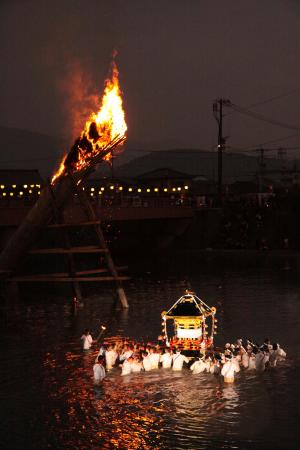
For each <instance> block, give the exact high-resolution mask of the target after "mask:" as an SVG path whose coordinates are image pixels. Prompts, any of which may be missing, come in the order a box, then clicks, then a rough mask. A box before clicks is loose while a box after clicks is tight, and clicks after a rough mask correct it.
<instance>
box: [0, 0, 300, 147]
mask: <svg viewBox="0 0 300 450" xmlns="http://www.w3.org/2000/svg"><path fill="white" fill-rule="evenodd" d="M0 11H1V36H0V48H1V87H0V89H1V110H0V125H1V126H5V127H16V128H21V129H27V130H31V131H36V132H39V133H45V134H48V135H53V136H62V137H65V138H67V139H70V141H71V139H73V137H75V136H76V134H77V133H78V132H79V131H80V129H81V128H82V124H83V121H84V117H85V115H86V114H88V113H89V112H91V110H92V108H93V106H94V105H95V95H100V94H101V92H102V87H103V82H104V79H105V77H106V75H107V73H108V69H109V64H110V61H111V55H112V53H113V51H114V49H116V50H117V51H118V57H117V63H118V66H119V70H120V81H121V86H122V90H123V93H124V102H125V110H126V117H127V122H128V127H129V131H128V138H129V140H130V142H132V145H137V146H138V145H140V146H141V147H143V148H153V149H155V148H171V147H173V148H174V147H181V148H182V147H186V148H203V149H212V148H213V145H214V144H215V143H216V136H217V126H216V121H215V120H214V118H213V115H212V103H213V100H214V99H215V98H217V97H219V96H222V97H225V98H229V99H230V100H231V101H232V102H234V103H236V104H238V105H242V106H249V105H251V104H254V103H259V102H262V101H264V100H269V99H270V98H272V97H274V96H275V97H276V96H281V95H284V96H283V97H281V98H279V99H277V100H276V101H268V102H267V103H265V104H262V105H259V106H257V107H256V108H254V110H255V111H257V112H259V113H261V114H264V115H266V116H269V117H272V118H274V119H276V120H280V121H283V122H286V123H289V124H291V125H294V126H299V127H300V117H299V102H300V90H298V91H297V89H299V88H300V52H299V42H300V5H299V2H298V1H296V0H295V1H288V0H286V1H284V0H282V1H280V0H248V1H246V0H245V1H236V0H226V1H224V0H219V1H214V0H210V1H202V0H161V1H158V0H156V1H155V0H151V1H146V0H126V1H125V0H124V1H120V0H119V1H118V0H115V1H114V0H110V1H102V0H89V1H83V0H82V1H79V0H72V1H71V0H51V1H49V0H47V1H45V0H44V1H43V0H31V1H30V0H29V1H27V0H19V1H16V0H9V1H8V0H7V1H2V2H1V6H0ZM294 90H295V92H294V93H293V94H289V93H290V92H291V91H294ZM285 94H287V95H285ZM296 133H297V131H292V130H288V129H284V128H281V127H277V126H273V125H269V124H266V123H264V122H260V121H255V120H253V119H250V118H247V117H246V116H242V115H240V114H238V113H235V114H231V115H229V116H228V117H227V118H226V119H225V135H226V136H229V138H228V145H230V146H232V147H233V148H241V147H247V146H252V145H253V146H256V145H259V144H261V143H264V142H268V141H271V140H277V139H280V138H282V137H285V136H289V135H293V134H296ZM298 133H299V136H298V137H295V138H293V139H288V140H284V141H278V144H277V143H274V144H272V146H274V145H276V146H278V145H286V146H297V145H298V143H299V144H300V128H299V131H298ZM299 147H300V145H299Z"/></svg>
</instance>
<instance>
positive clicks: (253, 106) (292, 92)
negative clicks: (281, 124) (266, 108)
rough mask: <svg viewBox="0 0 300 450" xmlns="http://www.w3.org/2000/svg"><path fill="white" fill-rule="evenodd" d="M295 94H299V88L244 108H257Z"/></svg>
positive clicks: (232, 112)
mask: <svg viewBox="0 0 300 450" xmlns="http://www.w3.org/2000/svg"><path fill="white" fill-rule="evenodd" d="M296 92H300V88H296V89H292V90H291V91H288V92H286V93H285V94H280V95H276V96H273V97H270V98H267V99H265V100H262V101H260V102H257V103H252V104H251V105H248V106H245V108H246V109H249V108H256V107H257V106H261V105H265V104H267V103H271V102H274V101H276V100H280V99H281V98H284V97H288V96H289V95H292V94H295V93H296ZM235 112H236V111H231V112H229V113H227V114H224V116H229V115H231V114H234V113H235Z"/></svg>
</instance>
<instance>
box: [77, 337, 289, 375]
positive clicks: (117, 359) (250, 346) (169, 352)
mask: <svg viewBox="0 0 300 450" xmlns="http://www.w3.org/2000/svg"><path fill="white" fill-rule="evenodd" d="M81 339H82V341H83V349H84V350H89V349H90V348H91V346H92V344H93V343H95V342H97V341H94V340H93V338H92V336H91V335H90V333H89V331H88V330H85V333H84V334H83V336H82V338H81ZM184 353H185V352H181V350H180V349H179V348H172V347H168V346H165V345H161V343H160V345H159V344H158V345H153V344H150V343H148V344H140V343H136V342H128V341H126V340H123V341H118V342H115V343H109V344H107V345H101V347H100V350H99V352H98V355H97V357H96V360H95V364H94V366H93V373H94V380H95V382H99V381H102V380H103V379H104V378H105V376H106V373H107V372H108V371H110V370H111V369H113V368H114V367H119V368H120V369H121V376H126V375H129V374H131V373H137V372H143V371H145V372H148V371H151V370H157V369H159V368H162V369H171V370H173V371H181V370H182V369H183V368H184V367H185V366H186V367H187V368H188V369H190V370H191V371H192V373H193V374H195V375H196V374H199V373H203V372H208V373H210V374H214V375H220V376H222V377H223V378H224V382H225V383H232V382H233V381H234V379H235V375H236V373H238V372H240V370H241V369H245V370H257V371H260V372H262V371H264V370H265V369H266V368H269V367H270V368H272V367H275V366H276V365H277V362H278V361H280V360H283V359H284V358H285V357H286V352H285V351H284V350H283V349H282V348H281V347H280V345H279V344H278V343H274V344H271V342H270V340H269V339H268V338H266V339H265V340H264V342H263V344H262V345H260V344H258V343H255V342H253V340H251V339H247V340H245V341H243V340H242V339H237V341H236V342H235V343H234V344H230V343H227V344H225V346H224V348H218V347H211V348H209V349H206V350H205V351H203V353H200V354H199V356H197V357H187V356H186V355H185V354H184Z"/></svg>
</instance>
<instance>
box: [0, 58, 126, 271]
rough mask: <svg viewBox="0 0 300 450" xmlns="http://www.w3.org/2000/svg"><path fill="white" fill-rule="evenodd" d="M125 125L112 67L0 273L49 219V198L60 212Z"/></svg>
mask: <svg viewBox="0 0 300 450" xmlns="http://www.w3.org/2000/svg"><path fill="white" fill-rule="evenodd" d="M126 130H127V126H126V122H125V115H124V111H123V108H122V97H121V91H120V87H119V81H118V70H117V67H116V65H115V63H113V66H112V75H111V77H110V78H109V79H108V80H106V83H105V89H104V95H103V98H102V103H101V107H100V109H99V112H98V113H97V114H93V115H92V116H91V118H90V120H88V121H87V123H86V124H85V127H84V130H83V131H82V133H81V136H80V138H79V139H77V140H76V141H75V143H74V145H73V147H72V149H71V150H70V152H69V153H68V154H67V155H66V156H65V157H64V159H63V161H62V163H61V165H60V167H59V169H58V171H57V172H56V173H55V175H54V176H53V178H52V181H51V189H50V188H49V186H46V187H45V188H44V189H43V190H42V191H41V195H40V197H39V199H38V201H37V202H36V204H35V205H34V206H33V208H32V209H31V210H30V211H29V213H28V215H27V217H26V218H25V220H24V221H23V222H22V224H21V225H20V227H19V228H18V230H17V231H16V232H15V234H14V235H13V236H12V238H11V239H10V241H9V242H8V243H7V245H6V247H5V248H4V250H3V252H2V253H1V255H0V270H1V271H7V272H10V271H12V270H14V269H15V268H16V267H17V266H18V265H19V263H20V262H21V260H22V256H23V255H24V254H25V253H26V251H28V250H29V248H30V247H31V246H32V245H33V243H34V241H35V240H36V238H37V236H38V235H39V233H40V232H41V230H42V228H43V227H44V226H45V225H47V224H49V222H50V221H51V219H52V217H53V201H52V198H53V195H54V197H55V202H56V206H57V208H58V209H61V208H62V207H63V206H64V205H65V203H66V202H67V201H68V199H69V198H70V197H71V196H72V194H73V193H74V183H76V185H77V186H78V185H80V184H81V182H82V181H83V180H84V179H85V178H87V177H88V176H89V174H90V173H91V172H92V171H93V170H94V169H95V167H96V165H97V164H99V163H101V162H103V161H104V160H106V161H107V160H109V159H110V158H111V155H112V151H113V150H114V149H115V148H116V147H118V146H119V145H121V144H122V143H123V142H124V141H125V139H126Z"/></svg>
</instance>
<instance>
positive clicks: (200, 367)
mask: <svg viewBox="0 0 300 450" xmlns="http://www.w3.org/2000/svg"><path fill="white" fill-rule="evenodd" d="M205 369H206V364H205V363H204V362H203V361H202V359H199V361H195V362H194V363H193V364H192V365H191V367H190V370H192V371H193V374H194V375H197V374H198V373H202V372H204V371H205Z"/></svg>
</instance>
